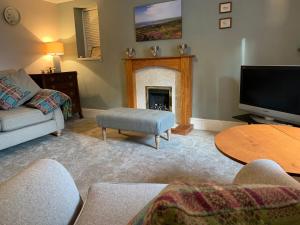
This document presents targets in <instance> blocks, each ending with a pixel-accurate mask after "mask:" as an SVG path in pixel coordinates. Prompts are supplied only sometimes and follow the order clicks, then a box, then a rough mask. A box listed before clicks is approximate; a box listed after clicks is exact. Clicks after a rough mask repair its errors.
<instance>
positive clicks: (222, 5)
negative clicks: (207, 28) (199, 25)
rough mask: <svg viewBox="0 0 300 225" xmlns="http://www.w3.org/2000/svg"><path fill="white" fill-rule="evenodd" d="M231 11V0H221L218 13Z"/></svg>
mask: <svg viewBox="0 0 300 225" xmlns="http://www.w3.org/2000/svg"><path fill="white" fill-rule="evenodd" d="M231 12H232V2H222V3H220V5H219V13H231Z"/></svg>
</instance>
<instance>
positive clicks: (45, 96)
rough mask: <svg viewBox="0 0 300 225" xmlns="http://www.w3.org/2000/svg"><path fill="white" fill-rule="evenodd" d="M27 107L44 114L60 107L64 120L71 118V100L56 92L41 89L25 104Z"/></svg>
mask: <svg viewBox="0 0 300 225" xmlns="http://www.w3.org/2000/svg"><path fill="white" fill-rule="evenodd" d="M27 106H29V107H32V108H36V109H39V110H41V111H42V112H43V113H44V114H48V113H50V112H53V111H54V110H55V109H57V108H58V107H61V109H62V112H63V115H64V118H65V120H67V119H68V118H70V117H72V101H71V98H70V97H69V96H68V95H66V94H64V93H62V92H60V91H56V90H50V89H42V90H40V91H39V92H38V93H37V94H36V95H35V96H34V97H33V98H32V99H31V100H30V102H29V103H27Z"/></svg>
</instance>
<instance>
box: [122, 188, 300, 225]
mask: <svg viewBox="0 0 300 225" xmlns="http://www.w3.org/2000/svg"><path fill="white" fill-rule="evenodd" d="M299 221H300V190H299V189H295V188H291V187H284V186H272V185H240V186H238V185H223V186H219V185H211V184H198V185H189V184H183V183H178V184H172V185H169V186H168V187H166V188H165V189H164V190H163V191H162V192H161V193H160V194H159V195H158V196H157V197H156V198H155V199H154V200H152V201H151V202H150V203H149V204H148V205H147V206H146V207H145V208H144V209H143V210H142V211H141V212H140V213H139V214H138V215H137V216H136V217H135V218H134V219H133V220H132V221H131V222H129V223H128V225H284V224H286V225H296V224H300V223H299Z"/></svg>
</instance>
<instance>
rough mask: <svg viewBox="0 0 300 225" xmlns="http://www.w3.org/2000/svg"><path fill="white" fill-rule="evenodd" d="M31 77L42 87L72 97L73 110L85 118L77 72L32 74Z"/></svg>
mask: <svg viewBox="0 0 300 225" xmlns="http://www.w3.org/2000/svg"><path fill="white" fill-rule="evenodd" d="M30 76H31V78H32V79H33V80H34V81H35V82H36V83H37V84H38V85H39V86H40V87H41V88H47V89H54V90H58V91H61V92H63V93H65V94H66V95H68V96H70V98H71V99H72V112H73V113H78V114H79V117H80V118H83V115H82V110H81V104H80V96H79V89H78V81H77V72H76V71H71V72H61V73H51V74H30Z"/></svg>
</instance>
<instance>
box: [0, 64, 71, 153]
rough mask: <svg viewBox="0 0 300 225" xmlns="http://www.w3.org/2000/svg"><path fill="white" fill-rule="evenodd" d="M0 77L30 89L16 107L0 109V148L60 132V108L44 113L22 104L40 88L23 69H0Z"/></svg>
mask: <svg viewBox="0 0 300 225" xmlns="http://www.w3.org/2000/svg"><path fill="white" fill-rule="evenodd" d="M0 77H8V78H10V79H12V80H13V81H14V82H15V83H16V84H17V85H18V86H20V87H23V88H25V89H26V90H29V91H30V94H29V95H28V96H27V98H25V99H24V100H22V101H21V102H20V105H19V106H18V107H16V108H13V109H10V110H1V109H0V150H3V149H6V148H8V147H11V146H14V145H17V144H20V143H23V142H26V141H30V140H32V139H35V138H38V137H41V136H44V135H47V134H50V133H57V134H58V135H59V134H60V133H61V130H62V129H64V125H65V123H64V118H63V114H62V112H61V110H60V109H56V110H55V111H53V112H51V113H48V114H47V115H44V114H43V113H42V112H41V111H40V110H38V109H33V108H29V107H26V106H23V103H25V102H26V101H27V100H29V99H30V98H32V97H33V96H34V95H35V94H36V93H37V92H38V91H39V90H40V87H39V86H38V85H37V84H36V83H35V82H34V81H33V80H32V79H31V78H30V76H28V74H27V73H26V72H25V70H23V69H20V70H18V71H16V70H4V71H0Z"/></svg>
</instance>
